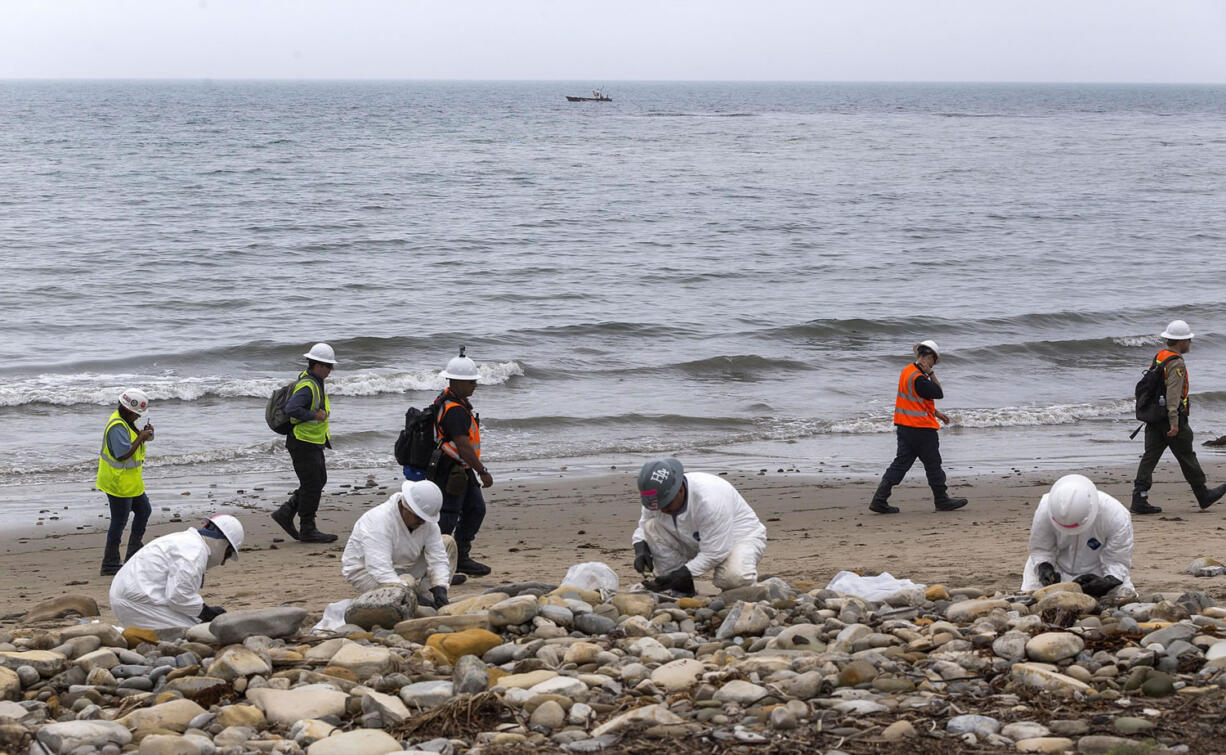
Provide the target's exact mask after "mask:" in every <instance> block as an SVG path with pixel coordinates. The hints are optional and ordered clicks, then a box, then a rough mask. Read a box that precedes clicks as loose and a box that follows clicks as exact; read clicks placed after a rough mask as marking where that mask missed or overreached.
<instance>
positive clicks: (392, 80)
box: [0, 76, 1226, 86]
mask: <svg viewBox="0 0 1226 755" xmlns="http://www.w3.org/2000/svg"><path fill="white" fill-rule="evenodd" d="M54 81H63V82H106V81H116V82H117V81H132V82H136V81H148V82H201V83H209V82H286V83H310V82H355V83H357V82H371V83H410V82H414V83H501V84H516V83H518V84H527V83H540V84H552V83H559V84H573V83H576V82H584V81H587V82H589V83H588V84H585V85H584V86H591V84H590V82H591V81H592V80H591V79H574V78H570V79H534V78H425V77H366V76H362V77H353V76H326V77H280V76H235V77H222V76H3V77H0V82H54ZM604 81H612V82H614V83H618V84H1024V85H1039V84H1041V85H1072V86H1085V85H1115V86H1226V81H1208V80H1206V81H1130V80H1124V79H1084V80H1063V79H1061V80H1055V79H1034V80H1024V79H605V80H604ZM601 86H604V85H603V84H602V85H601Z"/></svg>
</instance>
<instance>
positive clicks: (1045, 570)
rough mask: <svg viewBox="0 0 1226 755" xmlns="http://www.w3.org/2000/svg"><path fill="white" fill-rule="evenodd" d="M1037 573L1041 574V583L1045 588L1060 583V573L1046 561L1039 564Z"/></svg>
mask: <svg viewBox="0 0 1226 755" xmlns="http://www.w3.org/2000/svg"><path fill="white" fill-rule="evenodd" d="M1036 571H1038V572H1039V582H1040V583H1042V585H1043V586H1044V587H1047V586H1048V585H1054V584H1056V583H1057V582H1059V581H1060V573H1059V572H1058V571H1056V567H1054V566H1052V565H1051V564H1050V563H1048V562H1046V561H1044V562H1043V563H1041V564H1039V565H1038V567H1037V569H1036Z"/></svg>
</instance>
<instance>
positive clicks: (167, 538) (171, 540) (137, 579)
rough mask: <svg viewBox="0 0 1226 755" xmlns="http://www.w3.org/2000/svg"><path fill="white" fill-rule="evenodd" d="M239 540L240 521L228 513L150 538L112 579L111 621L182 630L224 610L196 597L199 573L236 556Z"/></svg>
mask: <svg viewBox="0 0 1226 755" xmlns="http://www.w3.org/2000/svg"><path fill="white" fill-rule="evenodd" d="M242 545H243V525H242V524H240V523H239V521H238V520H237V519H235V518H234V517H232V516H230V515H229V514H219V515H217V516H215V517H213V518H211V519H209V520H208V521H207V522H205V524H204V526H203V527H199V528H197V527H192V528H190V529H187V530H184V531H183V532H175V533H172V534H170V535H163V536H162V537H159V538H158V539H156V540H154V541H153V542H152V543H149V544H148V545H146V546H145V547H143V548H141V549H140V550H139V551H137V552H136V553H135V554H134V555H133V556H132V557H131V558H129V559H128V561H127V562H126V563H125V564H124V565H123V568H121V569H120V570H119V573H118V574H116V575H115V579H113V580H111V610H112V611H114V612H115V619H116V621H118V622H119V623H120V625H121V626H125V627H141V628H143V629H173V628H176V627H178V628H183V629H186V628H189V627H193V626H195V625H196V624H199V623H201V622H205V621H212V620H213V619H215V618H217V617H218V616H220V615H221V614H223V613H225V612H226V611H225V609H224V608H218V607H216V606H209V605H206V604H205V602H204V599H203V598H201V597H200V588H201V586H202V585H203V584H204V572H205V571H206V570H208V569H211V568H213V567H214V566H221V565H222V564H224V563H225V562H226V561H227V560H228V559H231V558H233V559H236V560H237V559H238V549H239V548H241V547H242Z"/></svg>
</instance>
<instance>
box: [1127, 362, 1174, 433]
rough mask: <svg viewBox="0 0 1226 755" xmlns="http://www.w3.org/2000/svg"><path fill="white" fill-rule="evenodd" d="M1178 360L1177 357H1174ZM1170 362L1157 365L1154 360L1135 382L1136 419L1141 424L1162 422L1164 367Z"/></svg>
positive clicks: (1164, 405)
mask: <svg viewBox="0 0 1226 755" xmlns="http://www.w3.org/2000/svg"><path fill="white" fill-rule="evenodd" d="M1175 358H1178V357H1175ZM1170 361H1171V360H1170V359H1167V360H1166V362H1162V363H1159V362H1158V360H1157V359H1156V358H1155V359H1154V361H1153V364H1151V365H1150V366H1149V369H1147V370H1145V372H1143V373H1141V379H1140V380H1138V381H1137V388H1136V397H1137V408H1136V415H1137V419H1138V420H1140V421H1141V422H1146V423H1152V422H1162V421H1163V420H1165V419H1166V418H1167V413H1166V365H1167V363H1169V362H1170Z"/></svg>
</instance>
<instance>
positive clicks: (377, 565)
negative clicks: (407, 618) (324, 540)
mask: <svg viewBox="0 0 1226 755" xmlns="http://www.w3.org/2000/svg"><path fill="white" fill-rule="evenodd" d="M442 506H443V493H442V491H440V490H439V489H438V486H437V485H435V484H434V483H433V482H430V481H429V480H420V481H417V482H414V481H412V480H405V481H404V483H403V484H402V485H401V486H400V492H398V493H395V494H394V495H392V497H391V498H388V499H387V500H386V501H384V502H383V503H381V504H379V505H378V506H375V507H374V508H373V509H371V510H370V511H367V512H366V513H365V514H363V515H362V516H361V518H359V519H358V521H357V522H356V523H355V524H354V525H353V532H352V533H351V534H350V535H349V542H348V543H346V544H345V554H344V555H343V556H341V575H342V576H343V577H344V578H345V579H346V580H348V582H349V584H351V585H353V587H354V589H355V590H357V591H358V592H360V593H362V592H366V591H368V590H373V589H375V588H376V587H379V586H380V585H393V584H394V585H405V586H407V587H408V588H410V589H412V590H414V591H415V592H416V593H417V602H418V604H419V605H423V606H430V607H432V608H442V607H443V606H445V605H447V603H448V602H449V601H448V598H447V586H448V585H449V584H451V575H452V574H453V573H454V572H455V567H456V543H455V540H454V539H453V538H452V537H451V535H444V534H443V533H442V532H440V531H439V528H438V520H439V510H440V509H441V508H442ZM427 574H428V575H429V577H430V579H429V581H427V580H426V579H425V577H426V576H427Z"/></svg>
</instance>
